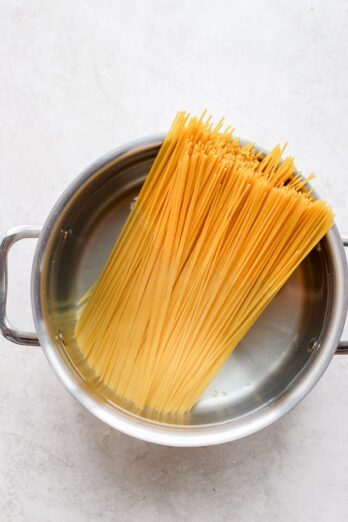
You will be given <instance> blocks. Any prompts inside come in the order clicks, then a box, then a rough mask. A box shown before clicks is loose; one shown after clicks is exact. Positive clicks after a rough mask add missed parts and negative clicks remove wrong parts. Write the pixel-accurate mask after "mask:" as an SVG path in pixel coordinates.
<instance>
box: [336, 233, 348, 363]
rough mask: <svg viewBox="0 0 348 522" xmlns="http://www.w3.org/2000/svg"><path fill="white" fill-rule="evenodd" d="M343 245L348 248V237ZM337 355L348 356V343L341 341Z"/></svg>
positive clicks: (343, 239) (345, 237)
mask: <svg viewBox="0 0 348 522" xmlns="http://www.w3.org/2000/svg"><path fill="white" fill-rule="evenodd" d="M342 241H343V245H344V246H345V247H348V236H342ZM336 354H337V355H348V341H341V342H340V344H339V345H338V347H337V350H336Z"/></svg>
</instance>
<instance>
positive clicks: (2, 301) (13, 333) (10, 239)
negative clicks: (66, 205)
mask: <svg viewBox="0 0 348 522" xmlns="http://www.w3.org/2000/svg"><path fill="white" fill-rule="evenodd" d="M40 232H41V227H40V226H35V225H25V226H22V227H14V228H11V230H9V231H8V232H7V233H6V234H5V235H4V236H3V237H2V238H1V240H0V330H1V333H2V335H3V336H4V337H6V339H8V340H9V341H12V342H13V343H16V344H26V345H31V346H39V345H40V343H39V340H38V338H37V335H36V333H32V332H25V331H23V330H19V329H17V328H15V327H14V326H13V325H11V324H10V322H9V320H8V318H7V316H6V301H7V284H8V278H7V259H8V253H9V251H10V249H11V247H12V245H14V244H15V243H16V242H17V241H19V240H21V239H28V238H38V237H39V235H40Z"/></svg>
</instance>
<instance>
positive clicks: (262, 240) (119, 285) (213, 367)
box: [76, 113, 333, 413]
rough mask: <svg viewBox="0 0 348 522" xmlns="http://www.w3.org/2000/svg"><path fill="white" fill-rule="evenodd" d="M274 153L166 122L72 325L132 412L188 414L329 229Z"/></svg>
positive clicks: (224, 133)
mask: <svg viewBox="0 0 348 522" xmlns="http://www.w3.org/2000/svg"><path fill="white" fill-rule="evenodd" d="M281 155H282V150H281V148H280V147H279V146H277V147H275V148H274V149H273V150H272V152H271V153H270V154H268V155H266V156H263V155H262V154H260V153H258V152H257V151H256V150H255V148H254V147H253V145H251V144H246V145H241V144H240V142H239V141H238V139H236V138H234V137H233V136H232V134H231V132H230V130H229V129H227V130H223V129H222V122H219V124H218V125H216V126H215V127H214V126H213V124H212V123H211V120H210V118H206V117H205V115H203V116H202V117H201V118H200V119H198V118H196V117H190V116H189V115H188V114H186V113H179V114H178V115H177V117H176V118H175V120H174V122H173V124H172V127H171V129H170V131H169V132H168V134H167V137H166V139H165V141H164V143H163V145H162V147H161V149H160V151H159V153H158V155H157V157H156V160H155V162H154V164H153V166H152V168H151V171H150V173H149V175H148V176H147V179H146V181H145V183H144V185H143V187H142V189H141V191H140V194H139V196H138V198H137V201H136V204H135V206H134V208H133V209H132V211H131V213H130V215H129V218H128V220H127V222H126V224H125V226H124V228H123V230H122V233H121V235H120V236H119V238H118V240H117V242H116V244H115V246H114V248H113V250H112V252H111V254H110V256H109V259H108V261H107V263H106V266H105V268H104V270H103V271H102V273H101V275H100V277H99V279H98V280H97V282H96V284H95V285H94V287H93V288H92V290H91V292H90V294H89V295H88V296H87V302H86V304H85V306H84V308H83V310H82V313H81V316H80V318H79V321H78V323H77V326H76V338H77V341H78V345H79V349H80V350H81V352H82V354H83V356H84V359H85V361H86V363H87V365H88V366H89V367H90V368H91V369H92V370H93V371H94V373H95V375H96V377H97V378H98V379H99V381H100V382H101V383H103V384H104V385H105V386H106V387H107V388H108V389H109V390H110V392H112V393H114V394H116V395H117V396H119V397H122V398H124V399H125V400H127V401H129V402H130V403H133V405H135V407H136V408H138V410H139V411H141V410H144V409H148V410H151V411H154V412H159V413H184V412H187V411H189V410H190V409H191V408H192V407H193V406H194V405H195V403H196V402H197V400H198V399H199V397H200V395H201V394H202V392H203V391H204V389H205V388H206V387H207V385H208V384H209V383H210V382H211V380H212V379H213V377H214V376H215V375H216V373H217V372H218V371H219V369H220V368H221V367H222V365H223V364H224V362H225V361H226V359H227V358H228V357H229V356H230V354H231V353H232V351H233V350H234V349H235V348H236V346H237V344H238V342H239V341H240V340H241V338H242V337H243V336H244V335H245V333H246V332H247V331H248V329H249V328H250V327H251V326H252V324H253V323H254V322H255V320H256V319H257V318H258V316H259V315H260V314H261V312H262V311H263V310H264V308H265V307H266V306H267V304H268V303H269V302H270V301H271V300H272V299H273V297H274V296H275V295H276V294H277V292H278V291H279V289H280V288H281V287H282V286H283V285H284V283H285V282H286V281H287V279H288V278H289V276H290V275H291V274H292V272H293V271H294V270H295V268H296V267H297V266H298V265H299V263H300V262H301V261H302V259H303V258H304V257H305V256H306V255H307V254H308V253H309V252H310V250H311V249H312V248H313V247H314V246H315V245H316V244H317V243H318V242H319V240H320V239H321V238H322V237H323V236H324V235H325V234H326V232H327V231H328V230H329V229H330V227H331V226H332V223H333V214H332V212H331V210H330V209H329V207H328V206H327V205H326V203H325V202H323V201H318V200H314V199H313V198H312V196H311V193H310V192H309V191H308V190H307V189H306V182H307V180H303V179H302V178H301V177H299V176H298V175H296V174H295V169H294V163H293V160H292V158H286V159H285V160H284V161H283V162H281Z"/></svg>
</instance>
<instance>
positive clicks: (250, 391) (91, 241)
mask: <svg viewBox="0 0 348 522" xmlns="http://www.w3.org/2000/svg"><path fill="white" fill-rule="evenodd" d="M158 148H159V145H155V146H153V145H152V146H148V147H143V148H139V149H137V148H136V147H135V149H134V150H130V151H127V152H126V153H124V154H121V155H119V156H117V157H114V158H113V159H112V156H111V157H110V158H109V159H107V160H105V161H104V164H103V162H102V163H101V164H100V165H99V166H98V165H96V166H94V167H92V168H91V169H90V170H89V172H87V173H85V176H84V178H83V179H84V181H83V183H82V184H80V185H76V187H75V188H73V189H70V191H69V189H68V191H67V193H66V195H65V201H63V203H64V205H63V206H62V205H61V209H60V213H59V215H58V216H55V221H54V226H53V228H52V231H51V234H50V237H49V240H48V243H47V246H46V249H45V255H44V258H43V260H42V263H41V270H42V273H41V280H42V289H41V307H42V311H43V318H44V321H45V323H46V326H47V328H48V331H49V333H50V341H51V343H54V344H55V347H56V349H57V350H58V351H59V353H60V355H61V357H63V358H64V364H65V365H66V366H67V367H68V368H69V371H70V373H71V374H72V375H73V376H74V379H76V382H77V381H78V382H79V386H81V383H82V385H83V386H84V387H85V389H86V390H88V391H89V393H90V392H91V389H93V390H94V391H93V393H94V394H96V395H97V396H98V400H99V401H100V402H101V403H108V407H109V408H113V409H117V410H118V411H120V409H122V410H126V411H127V412H129V413H131V414H133V415H138V414H137V412H135V411H133V409H132V406H131V405H129V404H126V403H125V402H124V401H123V400H122V399H121V398H119V397H116V396H113V395H111V394H109V392H108V390H105V389H104V388H103V387H102V386H100V384H98V382H96V380H95V378H94V375H93V373H92V372H91V371H90V370H89V369H88V368H87V367H86V365H85V364H84V361H83V360H82V358H81V355H80V353H79V350H78V346H77V343H76V339H75V337H74V326H75V323H76V317H77V311H78V306H77V302H78V301H79V299H80V298H81V296H82V295H83V294H84V293H85V292H86V291H87V290H88V288H89V287H90V286H91V284H92V283H93V282H94V281H95V279H96V278H97V276H98V274H99V273H100V271H101V270H102V268H103V266H104V263H105V261H106V259H107V257H108V254H109V252H110V250H111V248H112V246H113V244H114V242H115V240H116V238H117V236H118V234H119V231H120V229H121V227H122V225H123V223H124V221H125V219H126V217H127V215H128V213H129V211H130V207H131V205H132V202H133V200H134V198H135V197H136V195H137V194H138V192H139V190H140V187H141V185H142V183H143V181H144V179H145V177H146V174H147V173H148V171H149V169H150V167H151V164H152V162H153V160H154V158H155V156H156V154H157V152H158ZM331 264H332V260H331V258H330V248H329V244H328V240H327V238H324V239H323V240H322V241H321V243H320V244H319V245H318V246H317V247H316V248H315V249H314V250H313V251H312V253H311V254H310V255H309V256H308V257H307V258H306V259H305V260H304V262H303V263H302V264H301V266H300V267H299V268H298V269H297V270H296V272H295V273H294V274H293V275H292V277H291V279H290V280H289V281H288V283H287V284H286V285H285V287H284V288H283V289H282V290H281V292H280V293H279V294H278V295H277V297H276V298H275V299H274V300H273V302H272V303H271V304H270V305H269V306H268V308H267V309H266V310H265V312H264V313H263V314H262V316H261V317H260V318H259V319H258V321H257V322H256V323H255V325H254V326H253V327H252V329H251V330H250V331H249V333H248V334H247V335H246V336H245V337H244V339H243V340H242V342H241V343H240V345H239V346H238V347H237V349H236V350H235V351H234V353H233V354H232V355H231V357H230V358H229V360H228V361H227V363H226V364H225V366H224V367H223V369H222V370H221V371H220V373H219V374H218V375H217V376H216V377H215V379H214V381H213V382H212V383H211V385H210V386H209V388H208V389H207V390H206V391H205V393H204V395H203V396H202V397H201V399H200V401H199V402H198V403H197V405H196V406H195V408H194V409H193V410H192V411H191V412H190V413H188V414H186V415H181V416H178V417H175V416H170V417H169V416H162V417H160V418H159V417H156V416H154V415H153V414H152V413H151V412H144V413H143V414H142V417H143V418H147V419H149V420H152V421H157V422H158V421H159V422H163V423H169V424H176V425H178V424H179V425H190V426H193V425H200V426H201V425H209V424H210V425H211V424H216V423H221V422H226V421H233V420H236V419H241V418H245V417H246V416H249V415H251V414H253V413H254V412H255V411H257V410H260V409H262V408H267V407H268V406H269V405H270V404H272V403H274V402H275V401H277V400H280V399H281V397H282V396H283V395H284V393H285V392H287V391H288V390H289V389H290V388H291V387H293V386H296V383H297V381H298V379H300V378H301V376H303V373H304V372H306V371H307V369H308V367H309V366H310V365H311V363H312V361H313V360H314V359H315V358H316V356H317V354H318V351H320V347H321V344H322V341H323V339H324V338H325V335H326V331H327V328H328V324H329V319H330V314H331V306H332V286H333V285H332V279H331V275H330V274H332V267H331Z"/></svg>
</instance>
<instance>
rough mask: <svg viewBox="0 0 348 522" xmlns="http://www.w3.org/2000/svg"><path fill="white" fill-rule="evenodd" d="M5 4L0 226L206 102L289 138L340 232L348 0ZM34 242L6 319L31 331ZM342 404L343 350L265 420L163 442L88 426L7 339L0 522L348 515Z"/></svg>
mask: <svg viewBox="0 0 348 522" xmlns="http://www.w3.org/2000/svg"><path fill="white" fill-rule="evenodd" d="M0 6H1V17H0V59H1V68H0V91H1V97H0V121H1V130H0V132H1V139H0V148H1V149H0V150H1V154H0V231H4V230H5V229H7V228H9V227H11V226H14V225H18V224H24V223H42V222H43V221H44V219H45V217H46V216H47V214H48V213H49V211H50V209H51V207H52V205H53V203H54V202H55V200H56V198H57V197H58V196H59V194H60V193H61V192H62V190H63V189H64V188H65V186H66V185H67V184H68V183H69V182H70V181H71V180H72V179H73V178H74V176H76V175H77V174H78V173H79V171H81V170H82V169H83V168H84V167H85V166H86V165H88V163H90V162H91V161H92V160H94V159H95V158H97V157H98V156H99V155H101V154H103V153H104V152H107V151H109V150H110V149H112V148H114V147H115V146H117V145H119V144H122V143H124V142H126V141H127V140H130V139H133V138H135V137H138V136H141V135H146V134H149V133H154V132H157V131H161V130H163V129H166V128H167V127H168V125H169V123H170V121H171V119H172V118H173V115H174V114H175V112H176V111H177V110H178V109H187V110H190V111H192V112H200V111H201V110H202V109H203V108H205V107H208V109H209V110H210V111H211V112H212V113H213V114H215V115H216V116H220V115H225V116H226V119H227V120H228V122H230V123H232V124H233V125H234V126H235V127H236V129H237V133H239V134H240V135H241V136H243V137H248V138H250V139H251V140H253V141H255V142H256V143H259V144H262V145H263V146H265V147H266V148H269V147H271V146H272V145H273V144H274V143H276V142H278V141H280V142H282V143H283V142H284V141H288V143H289V152H290V153H291V154H294V155H295V156H296V160H297V165H298V166H299V168H300V169H301V170H303V171H304V172H306V173H310V172H311V171H314V172H315V173H316V174H317V182H316V187H317V188H318V191H319V192H320V194H321V195H322V196H323V197H325V198H327V199H328V200H329V201H330V202H331V203H332V205H333V207H334V209H335V211H336V215H337V223H338V225H339V227H340V230H341V232H342V233H348V183H347V182H348V174H347V170H348V167H347V160H346V159H345V157H344V154H345V153H346V149H347V142H348V96H347V92H348V32H347V24H348V4H347V2H346V1H344V0H336V1H335V2H326V1H315V0H311V1H303V0H293V1H292V2H282V1H276V0H272V1H268V2H266V1H264V2H263V1H249V2H245V1H243V0H240V1H227V0H226V1H223V0H220V1H219V2H212V1H207V0H200V1H199V2H198V1H194V0H192V1H191V2H189V1H183V2H174V1H163V0H157V1H155V0H148V1H146V2H142V1H140V0H137V1H135V0H133V2H128V1H127V0H117V1H111V0H109V1H107V0H84V1H82V0H77V1H75V2H71V1H70V0H60V1H59V2H41V1H39V0H31V1H30V2H25V1H23V0H11V1H10V0H2V1H1V2H0ZM32 243H34V242H28V244H27V245H25V246H23V245H21V246H18V247H15V248H14V251H13V254H12V255H11V271H10V286H11V291H10V316H11V317H12V318H13V320H14V321H15V322H16V323H17V324H20V325H21V326H23V327H28V328H30V326H31V317H30V304H29V297H28V294H29V282H28V281H29V272H30V263H31V256H32V252H33V248H34V244H32ZM346 337H348V332H346ZM347 406H348V357H335V358H334V360H333V362H332V363H331V365H330V366H329V369H328V370H327V372H326V373H325V375H324V377H323V378H322V379H321V381H320V383H319V384H318V385H317V386H316V388H315V389H314V391H313V392H312V393H311V394H310V395H309V396H308V397H307V398H306V399H305V400H304V401H303V402H302V403H301V404H300V405H299V406H298V407H297V408H296V409H295V410H294V411H293V412H291V413H290V414H288V415H287V416H286V417H285V418H283V419H282V420H281V421H279V422H277V423H276V424H275V425H273V426H271V427H270V428H268V429H266V430H264V431H262V432H259V433H258V434H256V435H254V436H251V437H249V438H247V439H244V440H241V441H238V442H235V443H230V444H226V445H223V446H219V447H210V448H198V449H175V448H165V447H157V446H154V445H150V444H146V443H143V442H140V441H137V440H133V439H131V438H129V437H127V436H125V435H122V434H120V433H118V432H115V431H112V430H111V429H110V428H108V427H107V426H105V425H103V424H102V423H101V422H99V421H98V420H97V419H95V418H94V417H92V415H90V414H89V413H88V412H87V411H85V410H84V409H83V408H82V407H81V406H80V405H79V404H78V403H77V402H76V401H75V400H73V399H72V397H70V395H69V394H68V393H67V392H66V391H65V390H64V388H63V387H62V385H61V384H60V383H59V382H58V380H57V379H56V377H55V376H54V375H53V372H52V371H51V369H50V368H49V366H48V364H47V362H46V360H45V358H44V356H43V354H42V352H41V350H40V349H35V348H29V347H28V348H27V347H18V346H15V345H12V344H11V343H9V342H7V341H5V340H4V339H2V338H1V339H0V521H1V522H34V521H35V522H36V521H45V522H61V521H64V522H73V521H74V522H82V521H84V522H92V521H93V522H95V521H99V520H100V521H103V522H104V521H105V522H109V521H117V522H128V521H138V520H142V521H145V522H146V521H153V520H160V521H161V522H162V521H163V522H167V521H168V522H171V521H181V520H184V521H185V520H186V521H189V522H205V521H207V522H208V521H209V522H210V521H222V520H236V521H238V522H256V521H257V522H262V521H264V522H268V521H270V520H275V521H281V522H290V521H291V522H292V521H293V520H296V521H297V522H328V521H335V522H346V521H347V520H348V494H347V476H348V444H347V441H348V408H347Z"/></svg>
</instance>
